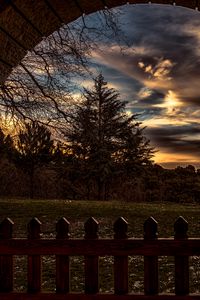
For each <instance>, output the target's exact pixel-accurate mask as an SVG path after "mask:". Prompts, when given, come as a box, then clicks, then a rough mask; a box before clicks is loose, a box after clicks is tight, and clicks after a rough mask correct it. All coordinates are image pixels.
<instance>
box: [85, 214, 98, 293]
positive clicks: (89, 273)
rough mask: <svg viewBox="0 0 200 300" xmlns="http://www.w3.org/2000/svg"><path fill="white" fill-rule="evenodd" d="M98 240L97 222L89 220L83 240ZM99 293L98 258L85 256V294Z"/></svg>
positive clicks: (92, 219)
mask: <svg viewBox="0 0 200 300" xmlns="http://www.w3.org/2000/svg"><path fill="white" fill-rule="evenodd" d="M97 239H98V222H97V221H96V220H95V219H94V218H89V219H88V220H87V222H86V223H85V240H87V241H89V240H95V241H96V240H97ZM98 291H99V257H98V255H87V256H85V293H86V294H96V293H98Z"/></svg>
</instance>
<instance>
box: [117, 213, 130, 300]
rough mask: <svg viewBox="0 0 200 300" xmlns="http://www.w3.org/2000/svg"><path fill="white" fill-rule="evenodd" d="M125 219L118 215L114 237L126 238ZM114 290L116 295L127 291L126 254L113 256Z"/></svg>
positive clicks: (126, 225) (126, 224)
mask: <svg viewBox="0 0 200 300" xmlns="http://www.w3.org/2000/svg"><path fill="white" fill-rule="evenodd" d="M127 229H128V223H127V221H126V220H125V219H124V218H122V217H120V218H119V219H117V220H116V222H115V223H114V233H115V235H114V238H115V239H119V240H121V243H122V244H123V240H124V239H127ZM114 290H115V294H117V295H124V294H127V293H128V256H114Z"/></svg>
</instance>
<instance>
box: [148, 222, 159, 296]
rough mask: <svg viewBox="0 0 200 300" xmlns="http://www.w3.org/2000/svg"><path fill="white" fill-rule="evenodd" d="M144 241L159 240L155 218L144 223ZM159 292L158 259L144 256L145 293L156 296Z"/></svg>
mask: <svg viewBox="0 0 200 300" xmlns="http://www.w3.org/2000/svg"><path fill="white" fill-rule="evenodd" d="M144 240H148V241H153V240H157V222H156V220H155V219H154V218H153V217H150V218H148V219H147V220H146V221H145V223H144ZM158 290H159V286H158V257H157V256H144V293H145V295H156V294H158Z"/></svg>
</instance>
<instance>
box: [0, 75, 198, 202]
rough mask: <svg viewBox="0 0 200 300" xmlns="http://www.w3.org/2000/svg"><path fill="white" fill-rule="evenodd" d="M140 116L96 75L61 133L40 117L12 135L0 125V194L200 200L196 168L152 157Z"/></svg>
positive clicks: (114, 198)
mask: <svg viewBox="0 0 200 300" xmlns="http://www.w3.org/2000/svg"><path fill="white" fill-rule="evenodd" d="M137 118H138V116H137V115H135V114H132V113H131V112H129V113H127V111H126V102H124V101H121V100H120V99H119V94H118V93H117V92H116V91H115V90H113V89H110V88H108V86H107V83H106V82H105V81H104V78H103V76H102V75H101V74H100V75H99V76H98V77H97V78H95V79H94V87H93V88H92V89H91V90H87V89H85V90H84V93H83V97H82V100H81V101H79V102H77V103H75V104H73V105H72V109H71V111H68V113H67V120H66V124H65V126H64V127H63V130H62V136H61V138H60V139H59V140H58V139H57V140H55V139H53V138H52V132H51V131H50V129H49V128H47V127H46V126H44V125H42V124H41V123H39V122H37V121H30V120H29V121H28V122H25V123H24V125H23V126H22V127H21V128H19V130H18V134H17V135H15V137H14V138H13V137H11V136H10V135H5V134H4V132H3V131H2V130H0V196H1V197H2V196H5V197H30V198H57V199H61V198H65V199H74V200H76V199H82V200H84V199H87V200H121V201H137V202H139V201H173V202H199V201H200V172H199V171H196V170H195V168H194V167H193V166H188V167H186V168H181V167H177V168H176V169H174V170H166V169H164V168H162V167H161V166H159V165H156V164H154V163H153V161H152V157H153V155H154V152H155V150H154V148H152V147H151V146H150V141H149V140H148V139H147V138H146V137H145V135H144V131H145V128H144V127H141V122H138V120H137Z"/></svg>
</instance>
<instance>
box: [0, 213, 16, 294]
mask: <svg viewBox="0 0 200 300" xmlns="http://www.w3.org/2000/svg"><path fill="white" fill-rule="evenodd" d="M13 225H14V223H13V221H12V220H11V219H9V218H6V219H4V220H3V221H2V222H1V224H0V239H1V240H2V241H4V240H7V239H12V232H13ZM12 290H13V257H12V255H3V256H0V292H11V291H12ZM0 298H1V297H0Z"/></svg>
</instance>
